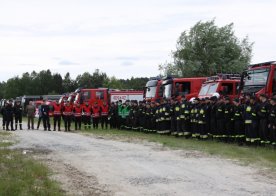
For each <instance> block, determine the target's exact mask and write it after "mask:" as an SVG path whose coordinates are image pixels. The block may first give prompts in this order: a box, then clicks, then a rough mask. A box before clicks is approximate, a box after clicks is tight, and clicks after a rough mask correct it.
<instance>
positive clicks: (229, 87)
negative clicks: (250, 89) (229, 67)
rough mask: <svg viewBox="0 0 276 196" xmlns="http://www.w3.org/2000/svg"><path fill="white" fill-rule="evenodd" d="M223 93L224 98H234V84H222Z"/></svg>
mask: <svg viewBox="0 0 276 196" xmlns="http://www.w3.org/2000/svg"><path fill="white" fill-rule="evenodd" d="M221 86H222V89H221V90H222V92H221V94H222V95H224V96H232V97H233V96H234V83H222V85H221Z"/></svg>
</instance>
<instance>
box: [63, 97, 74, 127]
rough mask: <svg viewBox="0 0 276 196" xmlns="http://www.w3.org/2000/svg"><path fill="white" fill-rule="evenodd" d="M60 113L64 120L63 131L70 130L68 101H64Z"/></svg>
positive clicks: (69, 106)
mask: <svg viewBox="0 0 276 196" xmlns="http://www.w3.org/2000/svg"><path fill="white" fill-rule="evenodd" d="M62 115H63V121H64V127H65V132H67V131H71V129H70V127H71V118H72V106H71V105H70V103H69V102H68V101H66V102H65V105H64V107H63V108H62Z"/></svg>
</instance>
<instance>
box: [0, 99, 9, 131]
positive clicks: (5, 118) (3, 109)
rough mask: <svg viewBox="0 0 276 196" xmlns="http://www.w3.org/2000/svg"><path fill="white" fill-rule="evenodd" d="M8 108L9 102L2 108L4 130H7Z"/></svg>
mask: <svg viewBox="0 0 276 196" xmlns="http://www.w3.org/2000/svg"><path fill="white" fill-rule="evenodd" d="M7 106H8V102H6V101H5V103H4V106H3V107H2V108H1V114H2V126H3V130H5V129H6V123H7V112H6V108H7Z"/></svg>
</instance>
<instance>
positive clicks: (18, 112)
mask: <svg viewBox="0 0 276 196" xmlns="http://www.w3.org/2000/svg"><path fill="white" fill-rule="evenodd" d="M22 114H23V107H22V106H21V102H20V101H16V102H15V106H14V117H15V130H17V128H18V124H19V128H20V130H22Z"/></svg>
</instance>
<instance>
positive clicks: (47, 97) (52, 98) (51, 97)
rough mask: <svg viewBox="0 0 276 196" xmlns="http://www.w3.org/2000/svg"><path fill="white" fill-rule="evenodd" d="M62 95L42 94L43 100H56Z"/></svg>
mask: <svg viewBox="0 0 276 196" xmlns="http://www.w3.org/2000/svg"><path fill="white" fill-rule="evenodd" d="M61 96H62V95H42V99H43V100H49V101H58V100H59V99H60V98H61Z"/></svg>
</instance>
